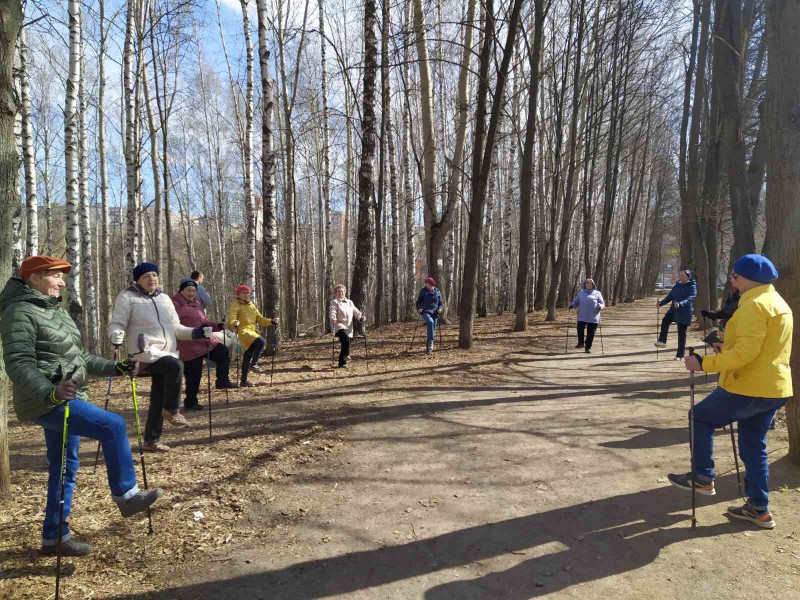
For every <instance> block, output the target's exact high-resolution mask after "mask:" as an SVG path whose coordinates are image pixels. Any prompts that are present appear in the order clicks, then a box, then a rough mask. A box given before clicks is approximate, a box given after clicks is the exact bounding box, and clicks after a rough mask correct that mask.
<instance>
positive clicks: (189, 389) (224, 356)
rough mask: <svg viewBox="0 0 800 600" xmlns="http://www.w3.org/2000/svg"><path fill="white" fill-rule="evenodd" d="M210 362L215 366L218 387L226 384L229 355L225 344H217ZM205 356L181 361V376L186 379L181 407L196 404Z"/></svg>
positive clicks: (227, 380)
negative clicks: (184, 394)
mask: <svg viewBox="0 0 800 600" xmlns="http://www.w3.org/2000/svg"><path fill="white" fill-rule="evenodd" d="M210 356H211V360H213V361H214V362H215V363H216V365H217V369H216V370H217V381H216V384H217V385H220V384H223V383H228V382H229V381H230V379H228V371H229V369H230V363H231V359H230V354H229V353H228V348H227V347H226V346H225V344H217V345H216V346H215V347H214V348H213V349H212V350H211V354H210ZM204 359H205V355H204V354H203V355H201V356H198V357H197V358H195V359H192V360H185V361H183V374H184V376H185V377H186V396H185V397H184V399H183V407H184V408H189V407H191V406H194V405H195V404H197V392H198V391H199V390H200V380H201V379H202V378H203V360H204Z"/></svg>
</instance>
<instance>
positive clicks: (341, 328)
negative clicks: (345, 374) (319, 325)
mask: <svg viewBox="0 0 800 600" xmlns="http://www.w3.org/2000/svg"><path fill="white" fill-rule="evenodd" d="M333 296H334V298H333V300H331V304H330V307H329V314H330V318H331V329H332V330H333V335H335V336H336V337H337V338H339V341H340V342H341V345H342V347H341V350H340V351H339V368H340V369H344V368H345V367H347V361H348V360H349V358H350V340H352V339H353V322H354V319H358V320H359V321H361V322H362V323H363V322H364V321H366V317H365V316H364V315H363V314H362V313H361V311H360V310H358V309H357V308H356V305H355V304H353V301H352V300H350V298H347V297H346V296H347V288H346V287H344V286H343V285H342V284H341V283H340V284H339V285H337V286H336V287H335V288H333Z"/></svg>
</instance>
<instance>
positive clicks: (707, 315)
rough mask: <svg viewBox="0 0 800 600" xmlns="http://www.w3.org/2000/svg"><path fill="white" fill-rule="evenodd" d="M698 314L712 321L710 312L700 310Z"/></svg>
mask: <svg viewBox="0 0 800 600" xmlns="http://www.w3.org/2000/svg"><path fill="white" fill-rule="evenodd" d="M700 314H701V315H703V317H705V318H706V319H713V318H714V317H712V316H711V312H710V311H707V310H701V311H700Z"/></svg>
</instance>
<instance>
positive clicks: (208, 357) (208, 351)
mask: <svg viewBox="0 0 800 600" xmlns="http://www.w3.org/2000/svg"><path fill="white" fill-rule="evenodd" d="M206 384H207V387H208V441H209V443H211V442H213V441H214V438H213V437H212V435H211V339H210V338H206Z"/></svg>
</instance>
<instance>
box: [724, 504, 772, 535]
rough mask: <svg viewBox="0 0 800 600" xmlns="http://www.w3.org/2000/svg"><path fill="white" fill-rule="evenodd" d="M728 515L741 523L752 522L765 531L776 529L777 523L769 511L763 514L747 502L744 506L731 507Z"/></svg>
mask: <svg viewBox="0 0 800 600" xmlns="http://www.w3.org/2000/svg"><path fill="white" fill-rule="evenodd" d="M727 515H728V516H729V517H731V518H733V519H739V520H740V521H750V522H751V523H754V524H756V525H758V526H759V527H761V528H763V529H775V521H774V520H773V518H772V513H770V512H769V511H765V512H761V511H760V510H756V509H755V508H753V507H752V506H750V503H749V502H746V503H745V505H744V506H729V507H728V512H727Z"/></svg>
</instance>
